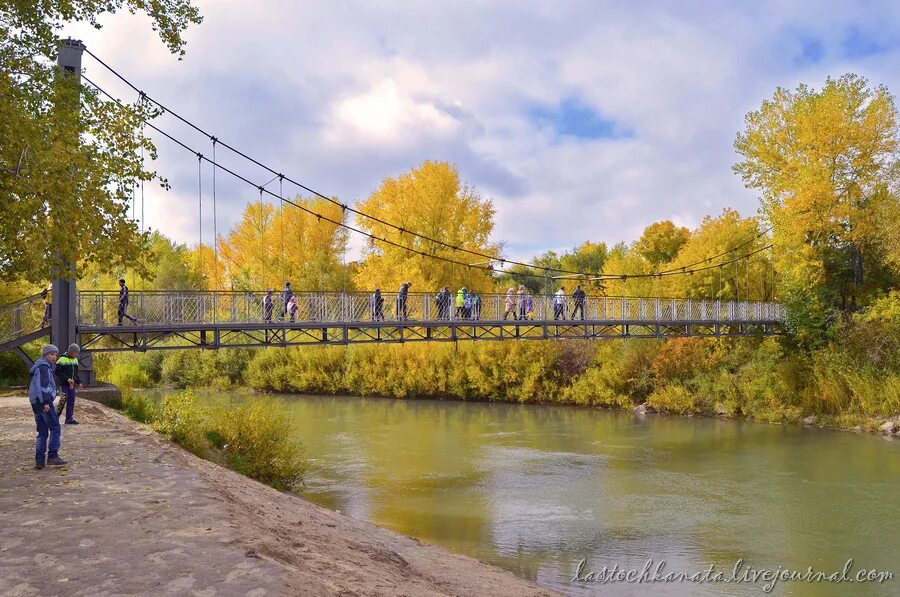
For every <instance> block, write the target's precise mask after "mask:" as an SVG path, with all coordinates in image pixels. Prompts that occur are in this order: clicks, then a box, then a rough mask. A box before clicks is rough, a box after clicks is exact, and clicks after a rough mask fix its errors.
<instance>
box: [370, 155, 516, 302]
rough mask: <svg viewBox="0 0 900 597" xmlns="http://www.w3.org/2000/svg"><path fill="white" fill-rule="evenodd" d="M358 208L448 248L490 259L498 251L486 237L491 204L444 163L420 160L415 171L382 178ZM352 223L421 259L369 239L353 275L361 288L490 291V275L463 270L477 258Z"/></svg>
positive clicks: (376, 225) (373, 224)
mask: <svg viewBox="0 0 900 597" xmlns="http://www.w3.org/2000/svg"><path fill="white" fill-rule="evenodd" d="M359 210H360V211H362V212H365V213H367V214H370V215H372V216H375V217H377V218H379V219H380V220H383V221H387V222H391V223H392V224H396V225H397V226H399V227H401V228H403V230H404V231H413V232H417V233H419V234H422V235H425V236H428V237H430V238H432V239H437V240H440V241H442V242H444V243H447V244H448V245H451V246H454V247H463V248H466V249H470V250H477V251H480V252H483V253H486V254H490V255H495V254H497V253H498V247H497V246H496V245H493V244H491V242H490V240H489V237H490V234H491V231H492V230H493V228H494V206H493V204H492V203H491V201H490V200H489V199H484V198H483V197H481V195H479V194H478V192H476V191H475V189H473V188H472V187H470V186H468V185H465V184H463V183H461V182H460V178H459V173H458V172H457V170H456V168H455V167H453V166H451V165H450V164H447V163H445V162H431V161H429V162H425V163H424V164H422V165H421V166H419V167H418V168H416V169H415V170H412V171H411V172H408V173H406V174H403V175H401V176H398V177H396V178H387V179H385V180H384V182H382V183H381V186H380V187H379V188H378V189H377V190H376V191H375V192H374V193H373V194H372V195H371V196H370V197H369V198H368V199H366V200H365V201H363V202H361V203H360V204H359ZM357 225H358V226H359V227H360V228H361V229H363V230H365V231H366V232H367V233H369V234H372V235H373V236H375V237H378V238H383V239H388V240H389V241H391V242H394V243H397V244H399V245H402V246H403V247H410V248H413V249H415V250H417V251H420V252H421V253H424V254H425V255H427V256H420V255H416V254H414V253H412V252H410V251H407V250H405V249H403V248H400V247H396V246H393V245H390V244H388V243H385V242H379V241H377V240H370V241H369V242H368V243H367V245H366V247H365V249H364V256H363V260H362V263H361V264H360V266H359V268H358V270H357V271H356V274H355V281H356V285H357V286H358V287H359V288H361V289H366V290H369V289H373V288H382V289H390V290H393V289H396V288H399V286H400V285H401V284H402V283H403V282H412V290H413V291H421V292H433V291H435V290H437V289H438V288H440V287H443V286H445V285H446V286H450V287H451V288H454V289H456V288H459V287H461V286H465V287H467V288H469V289H474V290H477V291H479V292H488V291H490V289H491V288H492V285H493V283H492V280H491V276H490V275H489V274H488V273H487V272H485V271H484V270H480V269H478V268H474V267H467V265H468V264H477V263H478V262H479V261H483V260H480V259H479V258H478V257H477V256H473V255H470V254H467V253H463V252H460V251H454V250H452V249H449V248H447V247H444V246H441V245H440V244H438V243H435V242H432V241H428V240H425V239H423V238H421V237H417V236H414V235H413V234H410V232H401V231H399V230H396V229H394V228H391V227H390V226H387V225H385V224H382V223H380V222H377V221H375V220H372V219H370V218H366V217H362V216H360V217H358V218H357ZM432 256H438V257H445V258H448V259H452V260H455V261H459V262H462V263H464V264H466V265H462V266H460V265H455V264H452V263H448V262H445V261H440V260H439V259H433V258H431V257H432Z"/></svg>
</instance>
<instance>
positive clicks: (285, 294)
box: [281, 282, 294, 319]
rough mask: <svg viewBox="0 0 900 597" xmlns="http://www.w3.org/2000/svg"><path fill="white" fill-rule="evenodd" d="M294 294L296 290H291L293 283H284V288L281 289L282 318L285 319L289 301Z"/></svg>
mask: <svg viewBox="0 0 900 597" xmlns="http://www.w3.org/2000/svg"><path fill="white" fill-rule="evenodd" d="M293 296H294V291H293V290H291V283H290V282H285V283H284V290H282V291H281V318H282V319H284V318H285V316H286V315H287V312H288V303H289V302H291V297H293Z"/></svg>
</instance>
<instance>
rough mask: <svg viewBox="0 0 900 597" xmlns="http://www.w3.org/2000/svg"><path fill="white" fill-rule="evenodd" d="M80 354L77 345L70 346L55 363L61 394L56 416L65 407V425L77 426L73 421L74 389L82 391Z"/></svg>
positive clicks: (57, 382)
mask: <svg viewBox="0 0 900 597" xmlns="http://www.w3.org/2000/svg"><path fill="white" fill-rule="evenodd" d="M80 354H81V348H80V347H79V346H78V345H77V344H70V345H69V350H68V351H66V354H64V355H63V356H61V357H59V359H57V361H56V371H55V373H56V384H57V385H58V386H59V388H60V394H62V398H61V399H60V401H59V406H57V407H56V416H57V417H58V416H59V415H60V414H61V413H62V411H63V407H65V409H66V425H78V421H76V420H75V387H76V386H77V387H78V389H79V390H83V389H84V385H82V383H81V380H80V379H79V378H78V356H79V355H80Z"/></svg>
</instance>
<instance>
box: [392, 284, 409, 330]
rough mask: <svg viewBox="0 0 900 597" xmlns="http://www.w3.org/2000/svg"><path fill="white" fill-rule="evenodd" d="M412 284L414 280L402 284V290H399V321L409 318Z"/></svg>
mask: <svg viewBox="0 0 900 597" xmlns="http://www.w3.org/2000/svg"><path fill="white" fill-rule="evenodd" d="M411 286H412V282H404V283H403V284H402V285H401V286H400V290H398V291H397V313H396V315H397V319H398V320H399V321H406V320H407V319H408V318H409V308H408V306H407V300H408V298H409V288H410V287H411Z"/></svg>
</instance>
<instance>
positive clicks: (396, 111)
mask: <svg viewBox="0 0 900 597" xmlns="http://www.w3.org/2000/svg"><path fill="white" fill-rule="evenodd" d="M331 112H332V114H331V120H332V121H331V122H330V123H329V125H330V126H329V127H328V128H327V129H326V130H325V131H324V137H325V139H326V140H328V141H329V142H331V143H335V144H343V143H345V142H346V140H347V139H352V140H355V141H357V142H359V141H362V142H376V143H385V142H386V143H397V142H398V141H404V140H408V139H409V138H410V137H414V136H415V135H416V134H417V133H418V132H419V131H421V130H427V131H430V132H431V134H433V135H438V136H445V135H448V134H452V133H453V132H454V131H455V130H456V129H457V128H458V126H459V122H458V121H457V120H456V119H455V118H453V117H452V116H450V115H449V114H447V113H446V112H444V111H442V110H440V109H439V108H438V107H437V106H435V104H434V103H432V102H429V101H416V100H415V99H413V98H412V97H411V96H410V95H409V94H406V93H404V92H403V89H401V87H400V86H399V85H398V84H397V82H396V81H394V80H393V79H385V80H383V81H381V82H379V83H377V84H376V85H375V86H373V87H372V88H371V89H369V90H368V91H365V92H363V93H361V94H357V95H353V96H350V97H347V98H345V99H342V100H340V101H338V102H337V104H336V105H335V106H334V107H333V108H332V110H331Z"/></svg>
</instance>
